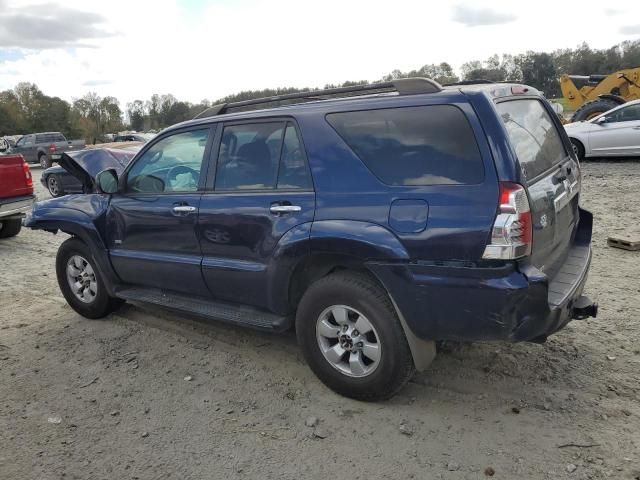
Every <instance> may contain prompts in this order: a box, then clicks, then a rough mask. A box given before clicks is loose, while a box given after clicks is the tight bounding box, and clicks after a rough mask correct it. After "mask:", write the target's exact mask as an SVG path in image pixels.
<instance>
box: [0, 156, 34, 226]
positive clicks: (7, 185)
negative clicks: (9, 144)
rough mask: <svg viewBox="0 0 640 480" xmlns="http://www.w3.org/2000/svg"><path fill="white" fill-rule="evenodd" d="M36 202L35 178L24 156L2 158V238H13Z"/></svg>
mask: <svg viewBox="0 0 640 480" xmlns="http://www.w3.org/2000/svg"><path fill="white" fill-rule="evenodd" d="M34 200H35V195H34V194H33V177H32V176H31V170H29V165H27V162H25V160H24V158H23V157H22V155H1V156H0V238H7V237H13V236H14V235H17V234H18V233H19V232H20V229H21V228H22V217H24V215H25V213H26V212H28V211H29V210H31V206H32V204H33V202H34Z"/></svg>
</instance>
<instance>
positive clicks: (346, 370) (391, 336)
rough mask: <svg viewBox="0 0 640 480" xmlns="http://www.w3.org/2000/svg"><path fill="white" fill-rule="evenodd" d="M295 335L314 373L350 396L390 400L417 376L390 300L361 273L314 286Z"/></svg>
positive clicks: (343, 274) (301, 310)
mask: <svg viewBox="0 0 640 480" xmlns="http://www.w3.org/2000/svg"><path fill="white" fill-rule="evenodd" d="M334 311H335V312H336V314H335V315H334V313H333V312H334ZM345 312H346V313H345ZM357 328H360V329H361V331H358V330H357ZM325 332H326V333H325ZM296 334H297V337H298V343H299V344H300V347H301V349H302V353H303V354H304V357H305V359H306V360H307V363H308V364H309V366H310V367H311V370H313V372H314V373H315V374H316V375H317V376H318V378H319V379H320V380H321V381H322V382H323V383H324V384H325V385H327V386H328V387H329V388H331V389H332V390H334V391H335V392H337V393H339V394H341V395H344V396H346V397H351V398H355V399H358V400H368V401H376V400H384V399H387V398H390V397H392V396H393V395H394V394H395V393H397V392H398V391H399V390H400V389H401V388H402V387H403V386H404V385H405V384H406V383H407V382H408V381H409V379H410V378H411V376H412V375H413V373H414V371H415V367H414V364H413V358H412V356H411V351H410V349H409V345H408V343H407V339H406V337H405V335H404V331H403V329H402V325H401V324H400V321H399V319H398V316H397V315H396V311H395V309H394V307H393V305H392V304H391V301H390V300H389V296H388V295H387V293H386V292H385V290H384V289H383V288H381V287H380V286H379V285H378V284H377V283H376V282H375V281H374V280H373V279H371V278H370V277H369V276H367V275H365V274H362V273H356V272H337V273H333V274H330V275H328V276H326V277H324V278H321V279H320V280H318V281H316V282H315V283H313V284H312V285H311V286H310V287H309V288H308V289H307V291H306V292H305V294H304V296H303V297H302V300H301V301H300V304H299V305H298V311H297V314H296Z"/></svg>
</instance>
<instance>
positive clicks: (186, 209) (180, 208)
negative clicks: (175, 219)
mask: <svg viewBox="0 0 640 480" xmlns="http://www.w3.org/2000/svg"><path fill="white" fill-rule="evenodd" d="M195 211H196V207H190V206H189V205H176V206H175V207H173V213H193V212H195Z"/></svg>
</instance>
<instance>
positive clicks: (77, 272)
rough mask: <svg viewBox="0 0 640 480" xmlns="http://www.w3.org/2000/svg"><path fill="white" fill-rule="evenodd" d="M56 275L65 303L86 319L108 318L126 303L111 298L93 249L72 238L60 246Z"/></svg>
mask: <svg viewBox="0 0 640 480" xmlns="http://www.w3.org/2000/svg"><path fill="white" fill-rule="evenodd" d="M56 275H57V277H58V285H59V287H60V290H61V291H62V295H64V298H65V300H66V301H67V303H68V304H69V306H70V307H71V308H73V309H74V310H75V311H76V312H78V313H79V314H80V315H82V316H83V317H86V318H92V319H95V318H103V317H106V316H107V315H109V314H110V313H111V312H113V311H115V310H117V309H118V308H119V307H120V306H121V305H122V304H123V303H124V300H121V299H119V298H113V297H110V296H109V294H108V293H107V290H106V289H105V286H104V282H103V280H102V275H101V274H100V271H99V270H98V265H97V262H96V261H95V259H94V258H93V255H92V254H91V251H90V249H89V247H88V246H87V245H86V244H85V243H84V242H82V241H81V240H79V239H77V238H73V237H72V238H69V239H67V240H65V241H64V242H63V243H62V245H60V248H59V249H58V254H57V256H56Z"/></svg>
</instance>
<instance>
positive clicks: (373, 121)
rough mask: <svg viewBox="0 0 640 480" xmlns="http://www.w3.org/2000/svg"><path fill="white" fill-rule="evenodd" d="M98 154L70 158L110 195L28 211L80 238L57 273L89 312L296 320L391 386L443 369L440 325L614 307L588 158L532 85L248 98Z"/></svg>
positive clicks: (474, 330)
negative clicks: (586, 174) (595, 233)
mask: <svg viewBox="0 0 640 480" xmlns="http://www.w3.org/2000/svg"><path fill="white" fill-rule="evenodd" d="M265 106H266V107H267V108H262V109H259V110H256V108H260V107H265ZM91 155H94V156H95V155H102V157H101V158H102V159H103V160H105V159H107V160H108V159H109V158H110V155H111V154H110V153H109V152H102V153H99V152H98V153H97V152H96V151H93V153H92V152H77V153H72V152H67V153H66V154H64V155H63V159H62V163H64V164H65V165H69V166H68V167H67V166H65V168H68V170H70V171H75V172H76V173H77V174H78V176H79V178H81V180H82V181H83V182H84V184H85V186H86V187H87V188H88V189H85V191H93V192H95V193H90V194H85V195H70V196H66V197H62V198H55V199H50V200H47V201H43V202H39V203H37V204H36V205H35V207H34V209H33V212H32V214H30V215H29V216H28V218H27V220H26V223H25V225H27V226H29V227H31V228H34V229H42V230H47V231H51V232H56V231H58V230H61V231H64V232H67V233H68V234H70V235H71V236H72V237H71V238H69V239H68V240H66V241H65V242H64V243H62V245H61V247H60V249H59V252H58V255H57V265H56V270H57V277H58V282H59V285H60V289H61V291H62V294H63V295H64V297H65V298H66V300H67V302H68V303H69V305H71V307H72V308H73V309H75V310H76V311H77V312H79V313H80V314H81V315H83V316H85V317H88V318H101V317H104V316H106V315H108V314H109V313H110V312H112V311H114V310H115V309H117V308H118V307H119V306H120V305H121V304H122V303H123V302H125V301H132V302H147V303H151V304H157V305H161V306H165V307H168V308H171V309H174V310H178V311H182V312H187V313H191V314H196V315H200V316H204V317H209V318H216V319H219V320H222V321H226V322H230V323H233V324H237V325H245V326H250V327H254V328H258V329H262V330H268V331H278V332H280V331H284V330H287V329H290V328H292V327H295V330H296V334H297V338H298V341H299V344H300V346H301V348H302V351H303V354H304V356H305V358H306V360H307V362H308V364H309V366H310V367H311V368H312V370H313V371H314V372H315V373H316V374H317V376H318V377H319V378H320V379H321V380H322V381H323V382H324V383H325V384H326V385H328V386H329V387H330V388H332V389H334V390H335V391H337V392H339V393H341V394H344V395H347V396H350V397H354V398H359V399H365V400H375V399H381V398H388V397H390V396H391V395H393V394H394V393H395V392H397V391H398V390H399V389H400V388H401V387H402V386H403V385H404V384H405V383H406V382H407V381H408V380H409V378H410V377H411V375H412V373H413V372H414V370H415V369H418V370H423V369H425V368H426V367H427V366H428V365H429V363H430V362H431V360H432V359H433V357H434V355H435V351H436V350H435V343H434V342H435V341H436V340H447V339H450V340H509V341H536V342H542V341H544V340H545V339H546V337H547V336H548V335H550V334H552V333H554V332H556V331H558V330H559V329H561V328H563V327H564V326H565V325H566V324H567V323H568V322H569V321H570V320H571V319H581V318H586V317H589V316H595V315H596V313H597V305H596V304H594V303H593V302H592V301H590V300H589V299H588V298H587V297H585V296H583V295H582V291H583V287H584V284H585V282H586V278H587V271H588V268H589V263H590V260H591V246H590V243H591V228H592V216H591V214H590V213H589V212H587V211H585V210H583V209H581V208H580V206H579V197H580V189H581V179H580V166H579V163H578V161H577V159H576V157H575V154H574V153H573V150H572V147H571V143H570V142H569V139H568V138H567V135H566V134H565V132H564V130H563V128H562V126H561V125H560V123H559V121H558V118H557V116H556V115H555V114H554V111H553V110H552V108H551V107H550V105H549V104H548V102H547V101H546V100H545V99H544V98H543V97H542V95H541V94H540V93H539V92H538V91H536V90H535V89H534V88H531V87H528V86H525V85H517V84H478V85H451V86H446V87H442V86H441V85H439V84H438V83H436V82H434V81H432V80H429V79H421V78H418V79H405V80H397V81H393V82H387V83H379V84H374V85H368V86H356V87H343V88H338V89H330V90H322V91H314V92H305V93H302V94H290V95H283V96H278V97H269V98H266V99H258V100H248V101H244V102H238V103H231V104H224V105H217V106H215V107H212V108H211V109H209V110H208V111H206V112H205V113H204V114H203V115H201V116H200V118H196V119H194V120H191V121H188V122H185V123H181V124H178V125H175V126H173V127H170V128H168V129H166V130H165V131H163V132H162V133H161V134H159V135H158V136H157V137H156V138H155V139H153V140H152V141H150V142H149V143H148V144H146V145H145V146H144V148H143V149H142V150H141V151H140V152H139V153H138V154H136V155H135V157H134V158H133V159H132V160H131V161H130V162H129V161H128V160H127V161H126V162H125V161H114V162H113V164H112V165H111V166H110V164H109V163H108V162H106V161H102V162H93V161H90V160H91V159H90V158H87V156H91ZM113 156H114V158H115V156H116V155H115V154H114V155H113ZM98 164H99V165H101V167H100V168H103V169H104V170H103V171H101V172H96V171H95V169H96V167H95V165H98ZM91 165H94V167H93V171H92V170H91V168H89V167H90V166H91Z"/></svg>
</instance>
